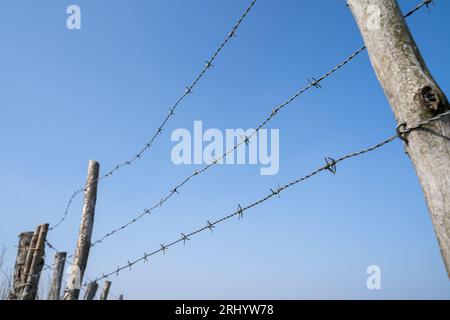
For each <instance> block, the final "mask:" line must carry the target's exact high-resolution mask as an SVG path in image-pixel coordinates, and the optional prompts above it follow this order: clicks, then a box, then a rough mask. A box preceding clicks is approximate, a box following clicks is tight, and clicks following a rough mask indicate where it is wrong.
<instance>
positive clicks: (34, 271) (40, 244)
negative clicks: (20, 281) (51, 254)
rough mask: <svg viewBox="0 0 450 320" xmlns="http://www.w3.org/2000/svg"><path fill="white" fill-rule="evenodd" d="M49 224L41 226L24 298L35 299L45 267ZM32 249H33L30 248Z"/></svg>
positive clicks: (23, 294)
mask: <svg viewBox="0 0 450 320" xmlns="http://www.w3.org/2000/svg"><path fill="white" fill-rule="evenodd" d="M47 232H48V224H43V225H41V226H40V230H39V236H38V238H37V242H36V248H35V250H34V255H33V260H32V262H31V266H30V270H29V273H28V279H27V281H26V283H25V287H24V290H23V293H22V300H34V299H35V298H36V293H37V290H38V285H39V279H40V277H41V272H42V268H43V267H44V253H45V240H46V238H47ZM30 250H32V249H31V248H30Z"/></svg>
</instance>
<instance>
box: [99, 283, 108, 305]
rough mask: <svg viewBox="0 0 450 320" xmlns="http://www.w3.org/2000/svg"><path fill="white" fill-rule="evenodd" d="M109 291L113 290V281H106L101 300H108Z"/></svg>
mask: <svg viewBox="0 0 450 320" xmlns="http://www.w3.org/2000/svg"><path fill="white" fill-rule="evenodd" d="M109 289H111V281H105V287H104V288H103V291H102V294H101V295H100V298H99V300H108V295H109Z"/></svg>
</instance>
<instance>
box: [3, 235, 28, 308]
mask: <svg viewBox="0 0 450 320" xmlns="http://www.w3.org/2000/svg"><path fill="white" fill-rule="evenodd" d="M32 237H33V232H23V233H21V234H20V235H19V246H18V249H17V257H16V263H15V265H14V276H13V284H12V288H11V292H10V293H9V296H8V299H9V300H17V299H20V295H19V292H20V291H21V285H22V282H21V281H22V274H23V272H24V267H25V260H26V258H27V253H28V248H29V247H30V243H31V238H32Z"/></svg>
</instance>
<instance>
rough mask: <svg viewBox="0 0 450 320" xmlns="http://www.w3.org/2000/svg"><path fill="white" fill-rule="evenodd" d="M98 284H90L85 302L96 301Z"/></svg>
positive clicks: (85, 295)
mask: <svg viewBox="0 0 450 320" xmlns="http://www.w3.org/2000/svg"><path fill="white" fill-rule="evenodd" d="M97 289H98V283H97V282H90V283H89V284H88V287H87V289H86V293H85V294H84V300H94V297H95V294H96V293H97Z"/></svg>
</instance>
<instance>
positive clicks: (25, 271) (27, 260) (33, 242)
mask: <svg viewBox="0 0 450 320" xmlns="http://www.w3.org/2000/svg"><path fill="white" fill-rule="evenodd" d="M40 231H41V226H40V225H39V226H38V227H37V228H36V231H35V232H34V233H33V236H32V237H31V241H30V245H29V246H28V250H27V256H26V258H25V264H24V266H23V272H22V277H21V279H20V282H21V284H20V289H19V292H18V294H19V299H21V298H22V293H23V290H24V289H25V284H26V283H27V280H28V275H29V273H30V267H31V263H32V262H33V257H34V253H35V251H36V245H37V241H38V238H39V233H40Z"/></svg>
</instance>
